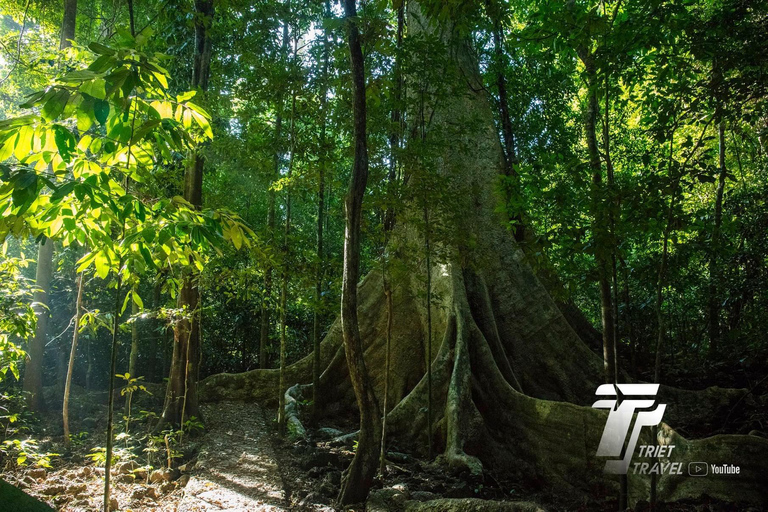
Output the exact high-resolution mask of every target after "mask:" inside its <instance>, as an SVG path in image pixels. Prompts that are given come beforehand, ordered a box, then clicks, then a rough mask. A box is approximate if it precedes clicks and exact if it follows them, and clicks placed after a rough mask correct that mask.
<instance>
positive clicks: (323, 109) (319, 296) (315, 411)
mask: <svg viewBox="0 0 768 512" xmlns="http://www.w3.org/2000/svg"><path fill="white" fill-rule="evenodd" d="M324 16H325V17H326V18H330V17H331V5H330V2H329V1H328V0H326V2H325V13H324ZM328 31H329V30H328V29H327V28H326V29H325V30H324V31H323V69H322V88H321V89H322V90H321V92H320V116H321V117H322V119H321V126H320V162H319V166H318V171H319V175H318V177H317V268H316V269H315V310H314V314H313V318H312V423H313V424H317V420H318V417H319V413H320V410H321V406H322V404H321V403H320V400H321V395H320V373H321V371H322V368H321V367H320V364H321V363H320V342H321V341H322V340H321V338H320V315H321V313H322V311H323V304H324V301H323V275H324V271H325V251H324V249H323V225H324V223H325V172H326V165H327V163H328V154H327V147H326V145H327V144H328V141H327V139H326V127H327V124H328V112H327V108H328V63H329V59H330V54H331V50H330V41H329V39H328Z"/></svg>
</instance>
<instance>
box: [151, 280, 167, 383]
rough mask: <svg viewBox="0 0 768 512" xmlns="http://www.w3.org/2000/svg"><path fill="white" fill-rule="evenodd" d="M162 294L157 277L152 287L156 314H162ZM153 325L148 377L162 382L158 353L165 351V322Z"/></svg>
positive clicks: (155, 321)
mask: <svg viewBox="0 0 768 512" xmlns="http://www.w3.org/2000/svg"><path fill="white" fill-rule="evenodd" d="M161 293H162V286H161V281H160V276H157V280H156V281H155V285H154V286H153V287H152V309H153V310H154V312H155V314H158V313H159V312H160V296H161ZM151 325H153V326H154V329H153V330H152V336H151V337H150V338H149V351H148V355H149V363H148V364H147V375H148V376H149V377H148V378H149V380H150V381H151V382H162V378H163V375H162V374H160V373H159V372H158V371H157V352H158V350H164V349H163V344H162V343H161V341H162V339H163V331H162V328H163V322H162V321H158V320H152V321H151Z"/></svg>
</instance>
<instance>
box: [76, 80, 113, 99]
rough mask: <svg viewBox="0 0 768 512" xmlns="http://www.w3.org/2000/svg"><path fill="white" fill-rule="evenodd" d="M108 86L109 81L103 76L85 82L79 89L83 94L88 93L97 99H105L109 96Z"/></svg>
mask: <svg viewBox="0 0 768 512" xmlns="http://www.w3.org/2000/svg"><path fill="white" fill-rule="evenodd" d="M106 86H107V82H106V81H105V80H104V79H103V78H96V79H94V80H90V81H88V82H85V83H84V84H83V85H81V86H80V87H78V90H79V91H80V92H81V93H83V94H88V95H90V96H93V97H94V98H96V99H99V100H103V99H104V98H106V97H107V93H106Z"/></svg>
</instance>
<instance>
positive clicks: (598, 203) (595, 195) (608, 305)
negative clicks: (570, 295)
mask: <svg viewBox="0 0 768 512" xmlns="http://www.w3.org/2000/svg"><path fill="white" fill-rule="evenodd" d="M579 53H580V56H581V60H582V62H583V63H584V67H585V68H586V73H587V84H588V86H589V90H588V92H587V111H586V116H585V121H584V129H585V132H586V137H587V152H588V154H589V169H590V170H591V171H592V208H593V217H594V220H593V224H592V231H593V237H594V240H595V264H596V266H597V281H598V286H599V287H600V310H601V323H602V328H603V367H604V373H605V381H606V382H617V379H618V373H617V369H616V345H615V336H614V321H613V304H612V302H613V301H612V299H613V297H612V292H611V274H612V272H611V259H612V255H613V253H614V250H613V245H612V243H611V233H610V219H609V217H610V215H608V214H607V213H608V210H609V208H610V205H608V204H607V203H606V198H605V189H604V187H603V184H602V181H603V172H602V168H601V165H600V153H599V151H598V148H597V109H598V107H597V71H596V70H595V63H594V58H595V57H594V55H593V54H591V53H587V52H586V51H585V50H582V51H580V52H579Z"/></svg>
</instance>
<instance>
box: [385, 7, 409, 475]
mask: <svg viewBox="0 0 768 512" xmlns="http://www.w3.org/2000/svg"><path fill="white" fill-rule="evenodd" d="M404 30H405V2H401V3H400V5H398V7H397V36H396V43H395V44H396V54H395V68H394V84H395V91H394V108H393V109H392V114H391V119H390V121H391V122H392V132H391V133H390V136H389V150H390V151H389V174H388V176H387V184H388V186H389V193H390V194H391V193H393V192H394V191H395V186H396V185H397V181H398V171H399V165H400V163H399V160H398V159H399V157H400V155H399V151H400V138H401V132H402V124H403V121H402V114H401V111H400V108H401V104H402V100H403V98H402V95H403V77H402V71H401V60H402V57H401V52H402V48H403V32H404ZM395 217H396V215H395V209H394V207H393V206H391V205H390V206H389V207H388V208H387V209H386V211H385V212H384V247H383V249H382V258H381V259H382V261H381V277H382V279H381V284H382V286H383V288H382V289H383V291H384V297H385V300H386V307H387V333H386V339H387V341H386V348H385V355H384V397H383V414H382V421H381V451H380V453H379V473H381V474H383V473H384V467H385V462H386V456H387V414H388V412H389V377H390V371H391V368H392V364H391V363H392V358H391V357H390V353H391V349H392V320H393V308H392V289H391V283H390V277H389V254H388V246H389V239H390V237H391V235H392V230H393V229H394V227H395Z"/></svg>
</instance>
